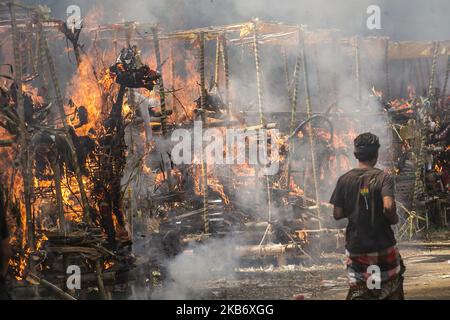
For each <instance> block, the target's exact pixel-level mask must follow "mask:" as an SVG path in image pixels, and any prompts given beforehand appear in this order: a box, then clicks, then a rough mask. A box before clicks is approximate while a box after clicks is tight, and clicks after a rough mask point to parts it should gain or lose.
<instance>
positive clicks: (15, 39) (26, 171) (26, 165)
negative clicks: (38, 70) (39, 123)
mask: <svg viewBox="0 0 450 320" xmlns="http://www.w3.org/2000/svg"><path fill="white" fill-rule="evenodd" d="M9 12H10V15H11V32H12V44H13V50H14V68H15V72H14V75H15V79H14V80H15V83H16V85H17V106H16V107H17V113H18V114H19V120H20V121H19V132H20V134H19V139H20V140H19V141H20V145H21V146H20V149H21V150H20V158H21V159H20V163H21V165H22V168H23V184H24V186H23V187H24V200H25V215H26V238H27V243H28V246H29V247H30V248H34V230H33V213H32V208H31V196H32V193H33V190H32V179H33V178H32V172H31V163H30V154H29V152H30V150H29V146H28V143H29V136H28V131H27V127H26V122H25V108H24V100H23V92H22V61H21V55H20V49H19V35H18V30H17V21H16V5H15V1H14V0H13V1H11V2H10V3H9Z"/></svg>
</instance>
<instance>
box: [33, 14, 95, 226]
mask: <svg viewBox="0 0 450 320" xmlns="http://www.w3.org/2000/svg"><path fill="white" fill-rule="evenodd" d="M38 28H39V34H40V39H41V41H40V43H41V46H42V48H41V49H42V52H43V53H44V54H45V58H46V60H47V64H48V68H49V73H50V79H51V81H52V84H53V88H54V90H55V98H56V105H57V108H58V112H59V117H60V118H61V122H62V124H63V127H64V131H65V133H66V140H67V143H68V145H69V149H70V156H71V158H72V162H73V166H74V169H75V176H76V179H77V183H78V188H79V189H80V195H81V201H82V207H83V213H84V220H85V221H86V223H88V224H90V223H91V216H90V206H89V201H88V198H87V194H86V189H85V188H84V182H83V176H82V173H81V169H80V165H79V163H78V156H77V154H76V150H75V145H74V142H73V140H72V135H71V134H70V127H69V125H68V124H67V120H66V113H65V111H64V102H63V98H62V93H61V88H60V87H59V82H58V78H57V73H56V67H55V64H54V62H53V58H52V55H51V53H50V49H49V48H48V43H47V37H46V35H45V32H44V30H43V27H42V17H41V15H40V13H38Z"/></svg>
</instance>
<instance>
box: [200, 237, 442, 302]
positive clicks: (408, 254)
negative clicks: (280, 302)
mask: <svg viewBox="0 0 450 320" xmlns="http://www.w3.org/2000/svg"><path fill="white" fill-rule="evenodd" d="M399 248H400V250H401V254H402V256H403V259H404V262H405V265H406V268H407V270H406V273H405V283H404V289H405V297H406V299H444V300H446V299H450V241H435V242H431V243H430V242H427V243H425V242H407V243H401V244H399ZM320 260H321V263H320V264H310V265H309V266H305V265H303V266H302V265H286V266H282V267H264V268H263V267H257V268H254V267H253V268H241V269H239V270H238V272H237V275H236V276H235V278H234V279H231V280H230V279H220V280H215V281H209V282H208V284H207V285H206V287H204V288H203V289H204V291H203V298H209V299H294V297H297V298H299V297H301V298H303V299H305V300H308V299H317V300H330V299H331V300H343V299H345V296H346V293H347V279H346V274H345V269H344V264H343V255H342V254H326V255H323V257H322V258H321V259H320Z"/></svg>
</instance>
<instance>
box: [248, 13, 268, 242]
mask: <svg viewBox="0 0 450 320" xmlns="http://www.w3.org/2000/svg"><path fill="white" fill-rule="evenodd" d="M253 50H254V54H255V68H256V87H257V93H258V110H259V120H260V125H261V126H262V127H263V128H264V126H265V124H266V120H265V118H264V113H263V88H262V80H261V77H262V76H261V65H260V51H259V37H258V24H257V21H254V22H253ZM258 143H259V142H258ZM262 143H265V144H267V141H263V142H262ZM265 147H267V145H266V146H265ZM266 190H267V204H268V220H269V221H271V220H272V193H271V186H270V180H269V176H267V175H266ZM269 230H270V224H269V226H268V229H267V230H266V233H265V234H264V237H263V239H262V240H261V244H262V242H263V241H264V239H265V236H266V234H267V233H268V231H269Z"/></svg>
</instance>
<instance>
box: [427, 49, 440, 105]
mask: <svg viewBox="0 0 450 320" xmlns="http://www.w3.org/2000/svg"><path fill="white" fill-rule="evenodd" d="M438 54H439V42H438V41H436V42H435V43H434V50H433V60H432V62H431V72H430V80H429V82H428V96H429V98H430V99H431V100H434V99H435V98H437V97H436V96H435V95H436V94H435V90H434V82H435V78H436V72H437V60H438Z"/></svg>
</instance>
